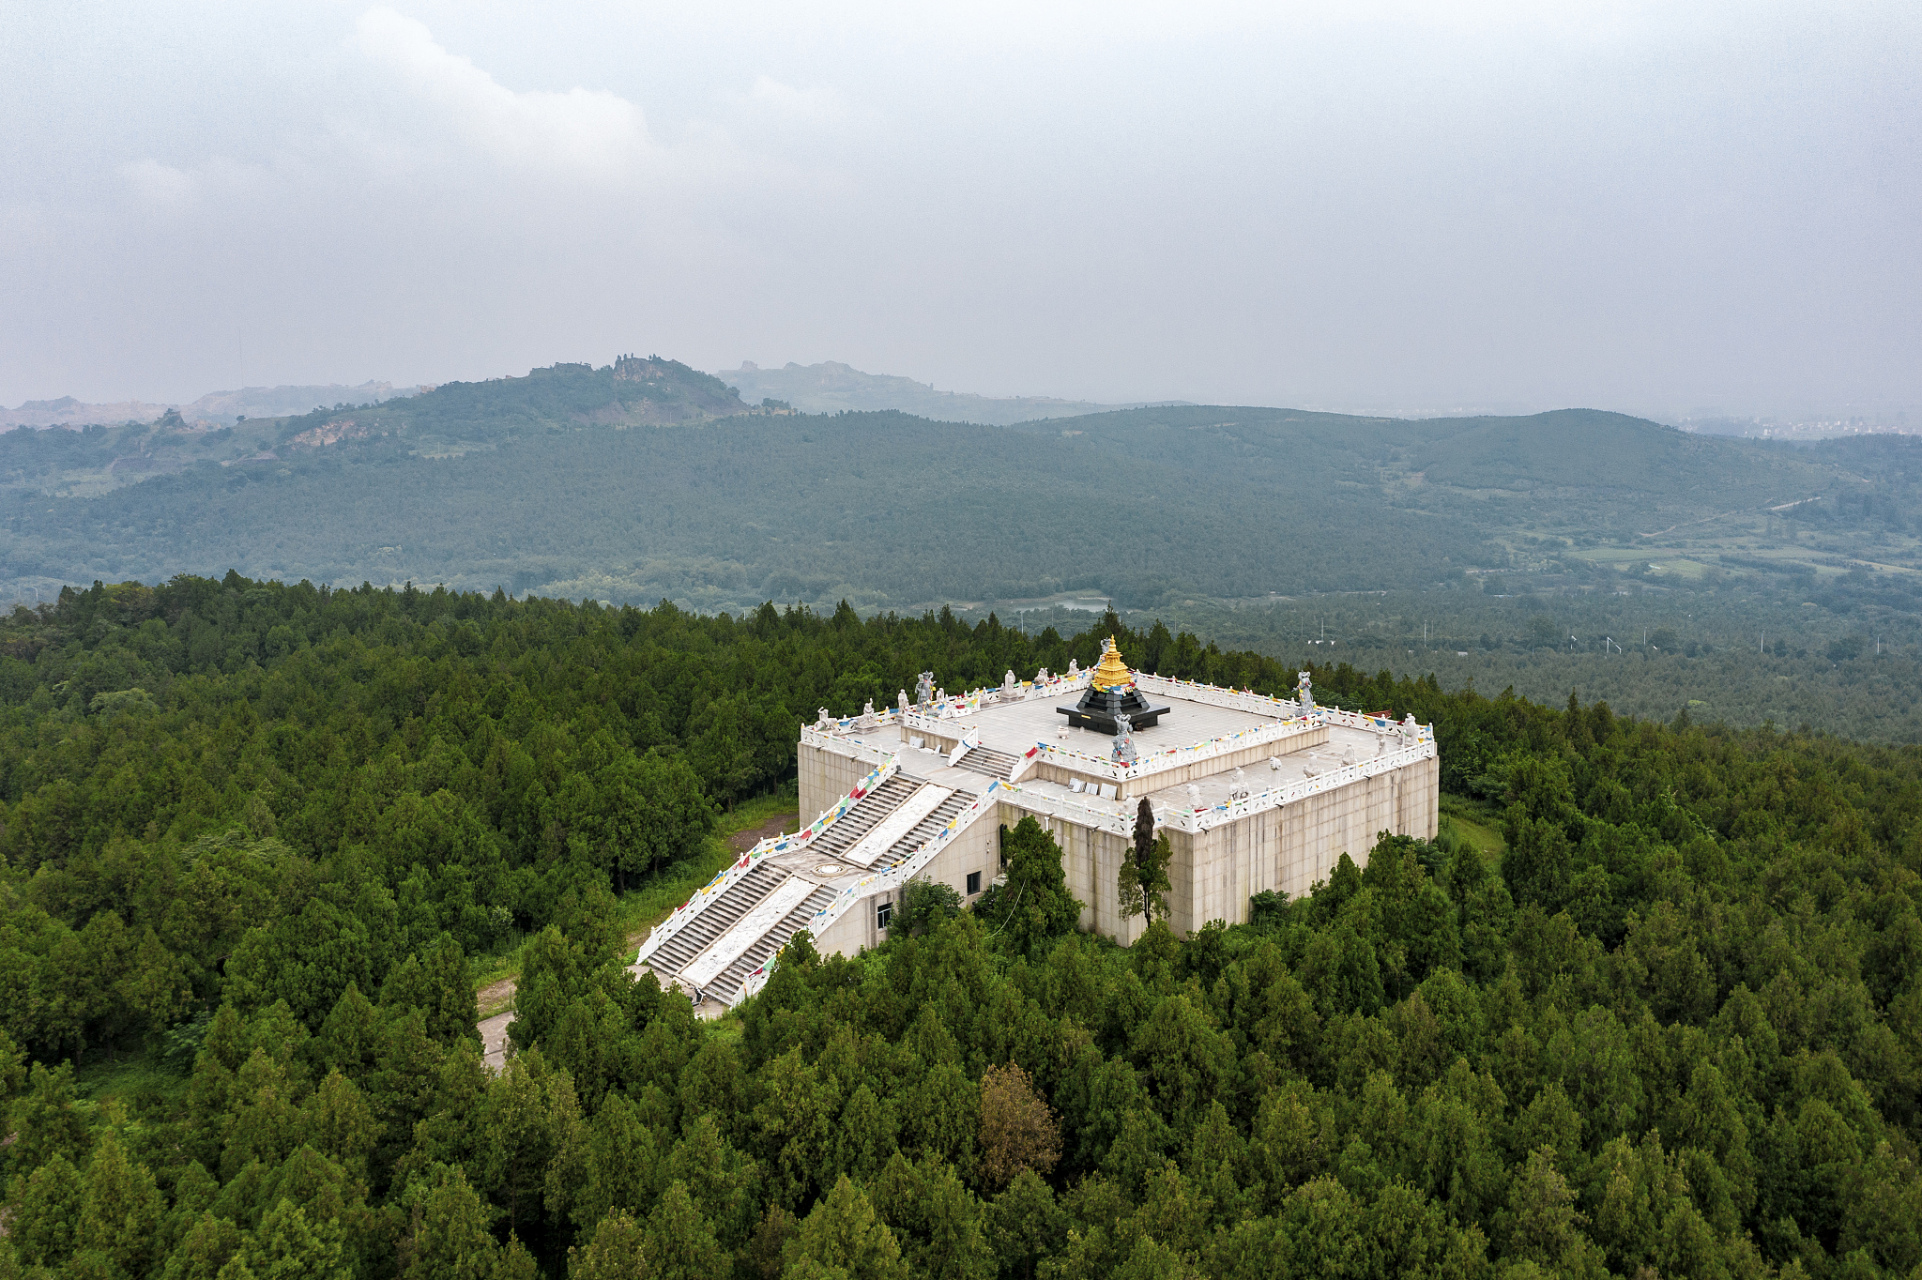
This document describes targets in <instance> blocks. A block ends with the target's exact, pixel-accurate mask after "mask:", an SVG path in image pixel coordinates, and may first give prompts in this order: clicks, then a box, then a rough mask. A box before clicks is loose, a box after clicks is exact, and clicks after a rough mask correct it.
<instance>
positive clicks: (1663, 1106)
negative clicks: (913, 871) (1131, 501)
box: [0, 574, 1922, 1280]
mask: <svg viewBox="0 0 1922 1280" xmlns="http://www.w3.org/2000/svg"><path fill="white" fill-rule="evenodd" d="M1111 631H1112V632H1114V633H1115V634H1117V635H1118V637H1119V639H1120V642H1121V645H1122V647H1123V650H1124V652H1126V653H1127V654H1128V655H1129V657H1130V658H1131V660H1133V661H1134V662H1135V664H1136V665H1137V666H1140V667H1142V668H1145V669H1150V670H1159V671H1162V672H1165V673H1171V674H1175V675H1180V676H1184V677H1198V678H1203V679H1207V680H1211V681H1214V682H1216V683H1219V684H1224V685H1236V686H1248V687H1254V688H1257V689H1262V690H1266V691H1270V692H1277V693H1280V692H1285V691H1286V690H1287V689H1289V688H1290V687H1291V686H1292V684H1293V680H1294V671H1295V664H1294V663H1283V662H1281V661H1278V660H1277V659H1275V658H1273V657H1266V656H1260V655H1257V654H1255V653H1253V652H1249V651H1223V650H1222V649H1221V648H1219V647H1217V646H1216V645H1214V644H1206V643H1202V642H1201V641H1199V640H1198V639H1197V638H1196V637H1195V636H1194V635H1193V634H1191V633H1187V632H1180V633H1178V634H1171V632H1170V630H1169V629H1168V628H1166V627H1163V626H1161V625H1159V624H1154V625H1153V626H1151V627H1148V628H1145V629H1130V628H1129V627H1128V626H1126V625H1124V623H1123V621H1122V620H1121V619H1119V618H1116V617H1112V616H1110V617H1107V618H1101V619H1099V620H1098V621H1097V622H1096V625H1094V626H1092V627H1090V628H1088V629H1087V630H1085V631H1082V632H1080V633H1079V634H1075V635H1071V636H1064V635H1061V634H1059V633H1057V632H1056V631H1054V630H1052V629H1049V630H1042V631H1039V632H1033V631H1023V630H1019V629H1014V628H1010V627H1006V626H1003V625H1002V624H1001V622H1000V621H999V620H998V619H996V618H992V617H990V618H988V619H986V620H983V621H981V622H978V623H967V622H964V621H962V620H960V619H958V618H957V617H956V616H955V615H954V614H953V613H951V612H949V611H946V610H943V611H941V612H940V613H930V614H926V615H920V616H913V617H901V616H896V615H894V614H878V615H871V616H867V617H862V616H860V615H858V614H857V613H856V612H855V611H854V610H853V609H851V608H847V607H845V606H844V607H841V608H839V609H836V610H834V611H832V612H827V611H821V612H815V611H810V610H807V609H802V608H793V609H787V610H780V609H776V608H775V607H773V606H763V607H761V608H759V609H758V610H749V611H747V612H744V613H740V614H726V613H722V614H712V615H704V614H696V613H691V612H687V611H685V610H682V609H679V608H676V607H674V606H672V605H662V606H660V607H657V608H654V609H651V610H642V609H636V608H630V607H608V606H603V605H599V604H596V603H593V602H591V601H590V602H587V603H584V604H579V605H576V604H570V603H567V602H564V601H558V600H551V599H541V598H529V599H519V600H512V599H509V598H508V597H507V596H506V595H505V594H504V593H500V592H496V593H493V594H492V595H488V594H475V593H466V594H463V593H456V592H449V591H445V590H434V591H420V590H416V589H412V588H409V589H404V590H388V589H374V588H360V589H353V590H331V589H322V588H315V587H312V586H310V585H308V584H306V583H301V584H299V585H286V584H283V583H279V582H273V581H256V580H250V579H247V578H243V577H240V576H239V575H237V574H229V575H227V577H225V578H224V579H219V580H216V579H210V578H192V577H180V578H175V579H173V580H171V581H168V582H166V583H165V584H164V585H161V586H155V587H148V586H142V585H139V584H137V583H125V584H121V585H116V586H102V585H96V586H95V587H93V588H92V589H91V590H72V589H69V590H67V591H65V592H63V593H62V594H61V595H60V597H59V598H58V600H57V601H53V602H49V603H48V604H47V605H45V606H42V607H40V608H34V609H29V608H25V607H22V608H18V609H16V610H15V611H14V612H13V614H12V615H11V616H10V617H7V618H5V619H4V620H0V742H3V743H4V745H3V746H0V1106H3V1107H4V1114H5V1136H4V1138H0V1188H4V1208H0V1276H5V1277H15V1276H50V1275H60V1276H85V1277H102V1278H107V1277H113V1278H116V1280H117V1278H122V1277H126V1278H138V1277H166V1278H168V1280H187V1278H189V1277H206V1278H209V1280H214V1278H218V1280H247V1278H249V1277H252V1278H255V1280H265V1278H266V1277H270V1276H271V1277H309V1276H311V1277H330V1278H331V1277H350V1276H351V1277H363V1276H364V1277H370V1278H382V1280H384V1278H386V1277H395V1276H407V1277H473V1278H475V1280H482V1278H486V1277H515V1278H521V1277H534V1276H550V1277H557V1278H558V1277H573V1278H576V1280H599V1278H601V1277H702V1278H708V1277H725V1276H731V1277H741V1278H742V1280H751V1278H754V1277H795V1278H800V1277H807V1278H810V1280H825V1278H827V1277H859V1278H861V1280H869V1278H876V1277H908V1276H941V1277H981V1278H983V1280H985V1278H987V1277H998V1276H1005V1277H1023V1278H1026V1277H1058V1278H1061V1280H1068V1278H1071V1277H1072V1278H1079V1277H1090V1278H1092V1277H1130V1278H1132V1277H1149V1276H1153V1277H1170V1276H1176V1277H1179V1276H1210V1277H1242V1276H1247V1277H1256V1276H1260V1277H1270V1276H1288V1277H1292V1276H1302V1277H1308V1276H1314V1277H1375V1276H1382V1277H1387V1276H1409V1275H1441V1276H1464V1277H1470V1276H1473V1277H1488V1278H1490V1280H1495V1278H1497V1277H1504V1278H1506V1277H1513V1278H1515V1280H1521V1278H1523V1277H1530V1278H1532V1277H1541V1276H1596V1277H1600V1276H1604V1275H1619V1276H1625V1277H1656V1276H1670V1277H1682V1276H1688V1277H1724V1276H1726V1277H1750V1276H1753V1277H1762V1276H1784V1277H1790V1276H1793V1277H1812V1278H1821V1277H1831V1276H1833V1277H1869V1276H1883V1275H1888V1276H1917V1275H1922V1177H1919V1176H1918V1170H1917V1167H1916V1161H1917V1157H1918V1139H1919V1138H1922V919H1919V918H1918V909H1919V908H1922V878H1918V873H1919V872H1922V768H1919V766H1922V754H1919V751H1922V749H1918V748H1915V747H1894V746H1875V745H1863V744H1858V743H1851V742H1848V741H1843V740H1840V739H1837V738H1833V737H1828V736H1823V735H1819V734H1807V733H1794V732H1782V731H1778V730H1776V729H1774V728H1770V727H1762V728H1753V729H1742V730H1735V729H1730V728H1727V727H1723V726H1704V725H1701V724H1691V723H1689V721H1688V717H1687V716H1686V715H1682V716H1678V717H1676V718H1675V720H1674V721H1673V722H1668V721H1664V720H1654V719H1634V718H1631V717H1628V716H1625V715H1617V714H1614V713H1612V712H1611V711H1610V709H1609V708H1608V707H1607V706H1606V705H1605V704H1602V703H1600V702H1595V703H1590V704H1587V705H1583V704H1582V703H1581V702H1579V701H1578V700H1576V699H1573V698H1571V699H1570V700H1569V702H1568V704H1567V705H1566V706H1565V707H1563V706H1560V705H1541V704H1536V703H1531V702H1528V701H1525V700H1522V699H1519V698H1516V697H1514V696H1511V695H1504V696H1500V697H1486V696H1481V695H1478V694H1476V693H1474V692H1472V691H1458V692H1448V691H1444V690H1443V689H1442V687H1441V686H1440V685H1439V684H1438V683H1437V682H1436V681H1434V680H1433V679H1409V678H1403V677H1397V676H1394V675H1391V674H1389V673H1387V672H1381V673H1379V674H1374V675H1371V674H1368V673H1367V672H1365V671H1362V670H1356V669H1353V668H1351V667H1348V666H1345V665H1336V666H1316V667H1315V669H1314V676H1315V681H1316V689H1317V692H1318V694H1320V696H1321V697H1322V698H1323V699H1324V700H1326V701H1333V702H1337V703H1340V704H1342V705H1346V706H1351V707H1365V708H1367V709H1370V710H1379V709H1383V708H1387V709H1390V710H1392V711H1394V712H1395V713H1396V714H1398V715H1399V714H1405V713H1407V712H1411V711H1412V712H1413V713H1414V714H1415V715H1416V716H1417V717H1418V718H1420V719H1421V720H1423V721H1425V722H1433V723H1434V724H1435V725H1436V726H1437V732H1438V735H1439V741H1440V747H1441V759H1442V766H1443V772H1442V785H1443V789H1444V809H1445V811H1446V812H1447V813H1449V814H1451V815H1453V816H1452V817H1450V818H1449V819H1447V820H1445V821H1444V824H1443V827H1442V831H1441V834H1440V835H1439V837H1438V838H1437V839H1436V840H1435V841H1433V842H1432V843H1431V842H1425V841H1419V840H1412V839H1406V838H1386V839H1384V840H1383V841H1382V842H1381V843H1380V844H1378V845H1377V846H1376V847H1375V848H1374V849H1372V850H1359V849H1357V850H1352V851H1350V852H1351V853H1352V854H1354V855H1355V856H1354V857H1353V859H1352V860H1351V859H1346V858H1344V860H1343V861H1342V862H1341V864H1340V865H1339V867H1338V868H1337V869H1336V870H1335V872H1334V873H1333V874H1332V875H1331V876H1330V878H1329V880H1328V882H1327V883H1326V884H1323V885H1320V886H1318V887H1317V888H1316V889H1315V891H1314V892H1313V893H1312V895H1310V896H1308V897H1306V898H1303V899H1300V900H1295V901H1288V900H1284V899H1282V898H1280V897H1279V896H1276V895H1263V896H1262V897H1261V898H1258V899H1257V900H1256V901H1254V902H1253V903H1251V904H1250V913H1249V914H1250V916H1251V922H1250V923H1245V924H1234V925H1228V926H1223V925H1211V926H1209V927H1208V928H1206V929H1204V930H1202V931H1201V932H1200V933H1199V934H1197V935H1196V936H1194V937H1190V938H1185V939H1183V938H1176V937H1173V936H1170V935H1169V934H1168V932H1167V931H1166V930H1165V928H1163V927H1160V926H1156V927H1154V928H1152V929H1151V930H1150V932H1149V933H1148V935H1147V936H1146V937H1144V938H1143V939H1142V940H1141V941H1140V942H1139V943H1137V944H1136V945H1135V946H1134V947H1132V948H1129V949H1122V948H1119V947H1116V946H1114V945H1112V944H1110V943H1108V942H1105V941H1103V940H1101V939H1098V938H1095V937H1090V936H1085V935H1081V934H1078V933H1076V932H1074V931H1073V927H1072V926H1073V921H1074V919H1075V915H1076V907H1075V904H1074V903H1073V901H1072V900H1071V899H1069V898H1068V895H1067V893H1066V890H1065V888H1064V887H1063V879H1062V875H1061V869H1060V861H1059V851H1058V850H1056V849H1055V848H1054V847H1053V844H1052V842H1051V841H1050V840H1049V838H1048V837H1047V835H1046V834H1045V832H1043V831H1041V830H1040V829H1039V828H1036V827H1034V826H1032V824H1024V825H1023V826H1021V827H1017V828H1015V829H1014V830H1012V831H1010V832H1008V833H1006V834H1005V835H1004V837H1003V840H1004V853H1005V854H1006V855H1007V859H1008V865H1009V873H1008V874H1009V880H1008V883H1009V884H1010V885H1014V884H1016V882H1018V883H1019V887H1020V889H1021V890H1022V891H1021V892H1018V893H1009V892H1005V891H1004V892H1000V893H994V894H990V895H987V897H986V898H985V900H984V902H983V904H982V905H981V906H980V907H979V908H978V909H976V910H975V911H972V912H968V913H961V912H957V911H955V910H954V909H953V907H952V905H951V904H947V903H944V902H942V901H940V900H939V899H938V897H936V896H934V895H929V896H928V899H927V900H926V901H924V902H917V903H916V904H914V909H913V910H912V911H911V912H904V914H905V915H907V916H908V918H910V919H911V921H912V927H911V928H904V929H899V930H896V935H897V936H896V937H895V938H894V939H893V940H891V941H890V942H888V943H887V944H885V945H883V946H882V947H880V948H879V949H877V950H875V951H873V952H869V953H866V954H863V955H860V956H857V957H839V958H822V957H820V956H817V955H816V954H814V952H813V950H812V948H811V946H810V945H808V943H807V942H806V941H805V938H803V939H801V940H797V942H796V943H795V944H794V945H793V946H791V947H790V949H789V951H788V952H787V953H786V955H785V957H784V962H783V964H782V966H781V967H780V968H779V970H778V971H777V972H776V974H775V976H774V978H773V980H772V981H771V982H770V984H769V985H768V987H767V988H766V989H765V990H764V991H763V992H762V993H761V994H760V995H758V996H757V997H755V998H754V999H753V1000H752V1001H750V1002H749V1003H748V1004H747V1006H746V1007H745V1008H744V1009H743V1010H742V1011H740V1012H739V1013H737V1014H735V1015H730V1016H729V1017H727V1018H724V1019H721V1020H719V1021H717V1022H713V1023H702V1022H697V1021H696V1020H695V1019H694V1018H693V1016H692V1013H691V1010H690V1008H689V1006H688V1004H687V1002H686V1001H685V999H684V998H682V997H679V996H677V995H672V994H663V993H662V992H661V991H660V990H659V989H658V988H657V986H656V985H655V983H654V982H653V980H652V979H651V978H647V977H644V978H641V979H639V980H638V981H637V980H636V979H635V978H634V976H633V975H632V974H631V973H630V972H629V970H628V969H627V967H626V966H627V964H628V962H629V961H630V960H631V958H632V956H631V953H630V952H629V951H628V950H627V949H626V944H625V943H624V942H623V940H622V936H621V921H622V920H623V919H624V916H623V910H624V907H625V905H626V904H628V903H630V902H633V901H635V900H636V899H637V897H638V896H639V895H645V894H647V893H649V892H661V891H662V890H663V886H668V887H671V886H672V885H673V884H674V883H675V880H676V877H681V878H683V879H685V878H686V876H687V875H688V874H689V871H690V868H698V866H699V865H700V859H701V857H702V856H703V853H702V851H703V850H704V849H706V848H708V847H710V843H711V839H712V836H711V833H712V832H713V831H714V830H715V829H716V826H717V824H726V823H729V822H731V821H732V820H733V815H734V814H736V813H742V812H748V811H751V810H753V809H754V806H755V805H757V804H761V803H763V801H761V800H760V799H757V798H758V797H768V796H775V797H778V796H779V794H780V793H781V791H782V790H783V788H784V787H787V786H790V785H791V778H792V774H793V768H794V764H793V742H794V735H795V731H796V727H797V725H798V724H799V723H800V722H801V721H803V720H804V719H807V718H810V717H811V716H812V713H813V710H814V708H816V707H817V706H823V705H825V706H829V707H831V708H834V709H836V710H838V711H849V710H853V709H855V708H858V706H859V705H860V703H861V702H862V700H863V699H865V698H869V697H872V698H875V699H876V700H877V701H880V700H883V699H891V698H892V697H893V695H894V693H895V691H896V690H897V689H899V688H902V687H907V686H910V685H911V681H912V677H913V674H914V673H915V672H917V671H921V670H933V671H935V672H937V673H938V676H939V678H940V680H941V682H942V683H943V684H945V685H946V686H947V687H949V688H958V687H965V686H968V685H970V684H974V683H978V682H983V681H990V680H994V679H998V677H999V674H1000V673H1001V672H1002V671H1003V670H1005V669H1006V668H1008V667H1014V668H1016V669H1017V670H1020V671H1022V672H1024V673H1025V672H1029V671H1032V670H1033V669H1034V668H1035V667H1037V666H1044V665H1045V666H1049V667H1056V668H1058V667H1061V666H1064V665H1065V664H1066V662H1067V660H1068V659H1069V658H1070V657H1078V658H1079V659H1080V661H1082V662H1083V663H1088V662H1091V661H1093V659H1094V657H1095V655H1096V650H1097V644H1098V639H1099V637H1101V636H1105V635H1107V634H1109V633H1110V632H1111ZM1364 854H1366V855H1367V856H1366V857H1365V858H1364V857H1363V856H1362V855H1364ZM1363 863H1365V866H1363V865H1361V864H1363ZM1358 866H1360V869H1357V868H1358ZM506 956H512V957H514V958H515V960H516V962H517V966H518V975H519V983H520V986H519V994H518V999H517V1006H516V1014H515V1022H514V1024H513V1027H512V1031H511V1038H512V1042H513V1045H514V1052H513V1053H512V1054H511V1055H510V1056H509V1058H508V1061H507V1065H506V1067H505V1069H504V1070H503V1071H501V1072H500V1073H498V1074H494V1073H491V1072H490V1071H489V1070H488V1069H487V1067H486V1066H485V1064H484V1063H483V1061H482V1057H481V1052H480V1043H479V1040H478V1037H477V1035H476V1031H475V1021H476V1017H477V1014H478V1010H477V1007H476V995H475V979H476V976H477V975H479V974H481V973H483V972H486V971H488V970H489V967H490V966H492V965H497V964H498V963H499V962H500V960H501V958H502V957H506Z"/></svg>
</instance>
